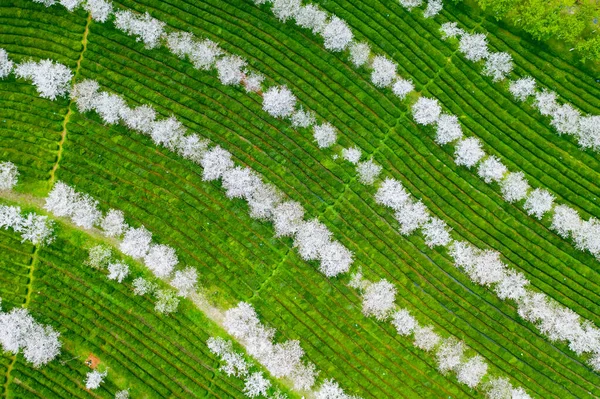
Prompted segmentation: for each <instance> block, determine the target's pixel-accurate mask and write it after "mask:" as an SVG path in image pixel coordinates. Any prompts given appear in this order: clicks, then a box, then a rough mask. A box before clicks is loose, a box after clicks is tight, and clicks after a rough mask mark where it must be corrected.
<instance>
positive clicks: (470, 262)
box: [449, 241, 479, 270]
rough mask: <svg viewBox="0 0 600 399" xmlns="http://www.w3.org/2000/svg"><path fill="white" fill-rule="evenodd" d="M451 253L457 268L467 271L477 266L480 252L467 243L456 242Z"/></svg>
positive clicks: (451, 248)
mask: <svg viewBox="0 0 600 399" xmlns="http://www.w3.org/2000/svg"><path fill="white" fill-rule="evenodd" d="M449 253H450V256H452V258H453V259H454V264H455V265H456V267H462V268H463V269H465V270H467V269H469V268H472V267H474V266H475V262H476V259H477V254H478V253H479V250H478V249H477V248H475V247H474V246H473V245H471V244H469V243H468V242H466V241H454V242H453V244H452V246H451V247H450V251H449Z"/></svg>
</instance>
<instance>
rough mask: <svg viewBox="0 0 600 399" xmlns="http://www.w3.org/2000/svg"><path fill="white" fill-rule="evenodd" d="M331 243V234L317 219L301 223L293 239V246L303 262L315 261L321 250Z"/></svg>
mask: <svg viewBox="0 0 600 399" xmlns="http://www.w3.org/2000/svg"><path fill="white" fill-rule="evenodd" d="M330 241H331V232H330V231H329V230H328V229H327V227H326V226H325V225H324V224H323V223H321V222H319V221H318V220H317V219H312V220H309V221H302V222H300V223H299V224H298V229H297V231H296V235H295V237H294V246H295V247H297V248H298V253H299V254H300V257H301V258H302V259H304V260H317V259H318V258H319V255H320V253H321V251H322V250H323V248H324V247H325V246H326V245H327V244H329V242H330Z"/></svg>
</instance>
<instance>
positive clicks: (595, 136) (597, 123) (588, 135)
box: [577, 115, 600, 151]
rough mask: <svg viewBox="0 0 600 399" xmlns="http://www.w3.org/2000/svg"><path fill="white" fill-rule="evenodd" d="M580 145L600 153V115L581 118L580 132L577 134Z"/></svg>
mask: <svg viewBox="0 0 600 399" xmlns="http://www.w3.org/2000/svg"><path fill="white" fill-rule="evenodd" d="M577 139H578V142H579V145H580V146H582V147H583V148H591V149H592V150H594V151H600V115H588V116H582V117H581V118H579V131H578V132H577Z"/></svg>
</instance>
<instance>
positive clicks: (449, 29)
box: [440, 22, 465, 40]
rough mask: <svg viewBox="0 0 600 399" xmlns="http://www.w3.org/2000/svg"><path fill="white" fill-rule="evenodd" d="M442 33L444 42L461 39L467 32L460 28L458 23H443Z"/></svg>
mask: <svg viewBox="0 0 600 399" xmlns="http://www.w3.org/2000/svg"><path fill="white" fill-rule="evenodd" d="M440 32H442V39H443V40H446V39H451V38H455V37H460V36H462V35H464V34H465V31H464V30H462V29H461V28H459V27H458V23H457V22H446V23H443V24H442V26H441V27H440Z"/></svg>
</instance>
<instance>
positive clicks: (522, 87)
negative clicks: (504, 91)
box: [508, 76, 535, 101]
mask: <svg viewBox="0 0 600 399" xmlns="http://www.w3.org/2000/svg"><path fill="white" fill-rule="evenodd" d="M508 90H509V91H510V94H512V95H513V96H514V97H515V99H517V100H519V101H525V100H527V98H528V97H530V96H532V95H533V94H534V93H535V79H534V78H532V77H531V76H527V77H524V78H521V79H518V80H514V81H512V82H511V83H510V87H509V89H508Z"/></svg>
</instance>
